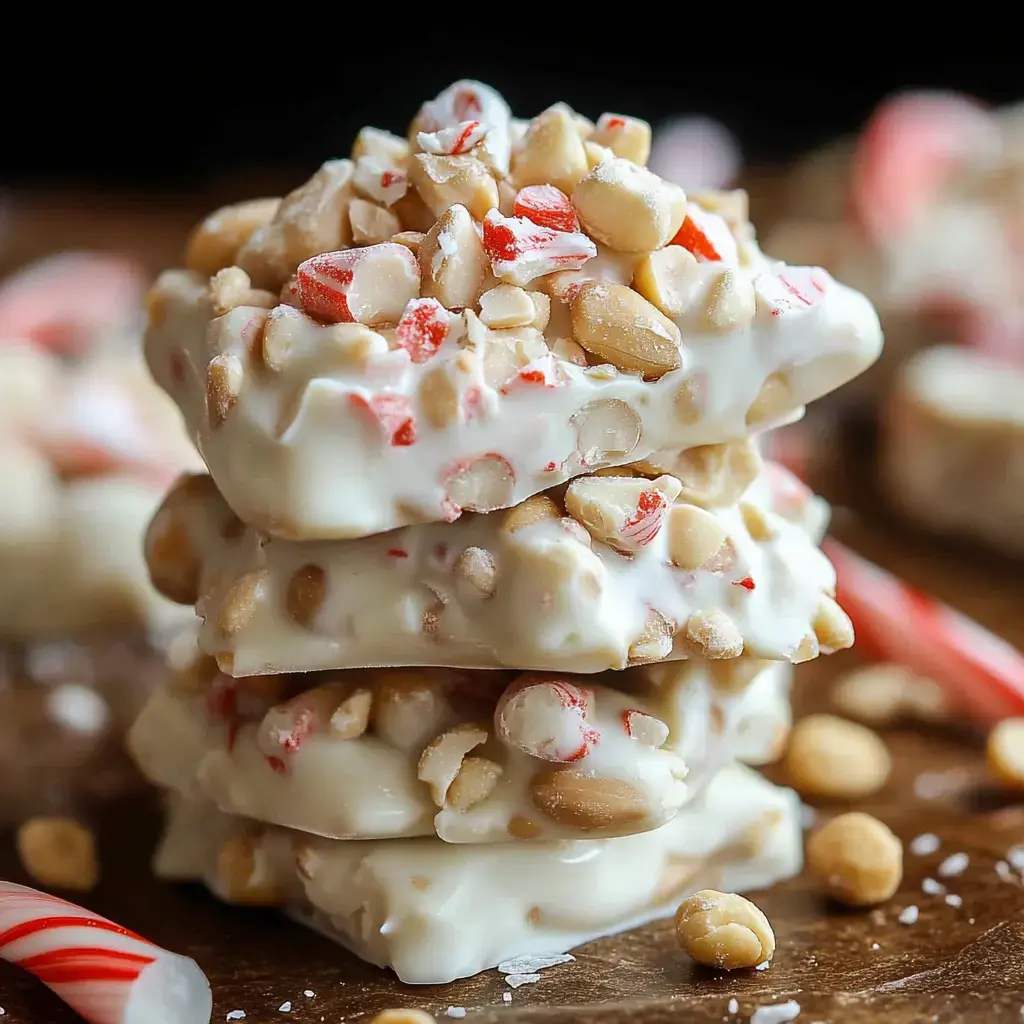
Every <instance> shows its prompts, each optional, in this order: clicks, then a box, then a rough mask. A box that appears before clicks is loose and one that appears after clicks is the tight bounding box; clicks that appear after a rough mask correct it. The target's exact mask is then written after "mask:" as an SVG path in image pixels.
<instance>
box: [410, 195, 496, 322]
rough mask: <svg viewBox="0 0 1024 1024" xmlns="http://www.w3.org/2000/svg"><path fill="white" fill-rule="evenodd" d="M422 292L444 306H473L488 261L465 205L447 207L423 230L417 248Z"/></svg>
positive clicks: (477, 297)
mask: <svg viewBox="0 0 1024 1024" xmlns="http://www.w3.org/2000/svg"><path fill="white" fill-rule="evenodd" d="M419 261H420V280H421V282H422V286H421V287H422V294H423V295H424V296H428V297H432V298H436V299H437V300H438V301H439V302H440V303H441V305H442V306H444V307H445V308H446V309H464V308H465V307H467V306H475V305H476V304H477V301H478V300H479V299H480V293H481V291H482V290H483V284H484V278H485V277H486V275H487V269H488V262H487V255H486V254H485V253H484V246H483V242H481V241H480V236H479V235H478V234H477V230H476V226H475V225H474V224H473V218H472V217H471V216H470V215H469V211H468V210H467V209H466V207H465V206H462V205H459V204H456V205H454V206H451V207H449V208H448V209H447V210H445V211H444V213H442V214H441V216H440V217H439V218H438V221H437V223H436V224H435V225H434V226H433V227H432V228H431V229H430V230H429V231H428V232H427V235H426V237H425V238H424V239H423V244H422V245H421V246H420V249H419Z"/></svg>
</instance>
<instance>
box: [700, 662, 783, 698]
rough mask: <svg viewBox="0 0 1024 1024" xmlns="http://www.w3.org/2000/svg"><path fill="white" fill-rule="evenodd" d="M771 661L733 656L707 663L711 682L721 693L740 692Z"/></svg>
mask: <svg viewBox="0 0 1024 1024" xmlns="http://www.w3.org/2000/svg"><path fill="white" fill-rule="evenodd" d="M771 664H772V662H770V661H763V660H761V659H759V658H733V659H731V660H729V661H712V662H709V663H708V669H709V672H710V675H711V682H712V683H713V684H714V686H715V689H717V690H720V691H721V692H722V693H742V692H743V691H744V690H745V689H746V688H747V687H748V686H750V684H751V683H752V682H753V681H754V680H755V679H756V678H757V677H758V675H760V674H761V673H762V672H763V671H764V670H765V669H767V668H768V667H769V666H770V665H771Z"/></svg>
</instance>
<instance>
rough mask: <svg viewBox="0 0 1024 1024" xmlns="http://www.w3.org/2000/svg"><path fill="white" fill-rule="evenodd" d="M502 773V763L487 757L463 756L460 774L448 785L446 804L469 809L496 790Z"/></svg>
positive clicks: (457, 808)
mask: <svg viewBox="0 0 1024 1024" xmlns="http://www.w3.org/2000/svg"><path fill="white" fill-rule="evenodd" d="M501 773H502V767H501V765H500V764H497V763H496V762H494V761H490V760H488V759H487V758H486V757H466V758H463V761H462V767H461V768H460V769H459V774H458V775H456V776H455V778H454V779H452V783H451V785H450V786H449V787H448V796H447V804H446V806H448V807H454V808H455V810H457V811H468V810H469V809H470V808H471V807H473V806H475V805H476V804H478V803H480V801H481V800H486V799H487V797H489V796H490V795H491V793H493V792H494V787H495V786H496V785H497V784H498V779H499V778H501Z"/></svg>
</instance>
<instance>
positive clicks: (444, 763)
mask: <svg viewBox="0 0 1024 1024" xmlns="http://www.w3.org/2000/svg"><path fill="white" fill-rule="evenodd" d="M486 742H487V730H486V729H484V728H482V727H481V726H479V725H474V724H473V723H471V722H467V723H465V724H463V725H456V726H454V727H453V728H451V729H449V730H448V731H447V732H443V733H441V735H440V736H437V737H435V738H434V739H433V740H431V741H430V743H428V744H427V746H426V747H425V748H424V750H423V753H422V754H421V755H420V760H419V765H418V766H417V768H416V777H417V778H418V779H419V780H420V781H421V782H425V783H426V784H427V785H428V786H429V787H430V795H431V797H432V798H433V801H434V803H435V804H437V806H438V807H444V806H445V802H446V797H447V795H448V789H449V787H450V786H451V784H452V782H454V781H455V777H456V776H457V775H458V774H459V771H460V770H461V768H462V763H463V759H464V758H465V756H466V754H468V753H469V752H470V751H471V750H473V749H474V748H475V747H479V746H480V745H481V744H482V743H486Z"/></svg>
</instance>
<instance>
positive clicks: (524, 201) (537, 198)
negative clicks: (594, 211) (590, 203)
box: [512, 185, 580, 231]
mask: <svg viewBox="0 0 1024 1024" xmlns="http://www.w3.org/2000/svg"><path fill="white" fill-rule="evenodd" d="M512 213H513V214H514V215H515V216H516V217H525V218H526V219H527V220H530V221H533V223H534V224H539V225H540V226H541V227H542V228H551V230H552V231H579V229H580V221H579V218H578V217H577V216H576V211H575V210H574V209H573V206H572V203H571V202H570V201H569V197H568V196H567V195H566V194H565V193H564V192H563V191H562V190H561V189H557V188H555V186H554V185H527V186H526V188H521V189H520V190H519V192H518V193H517V194H516V201H515V205H514V206H513V208H512Z"/></svg>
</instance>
